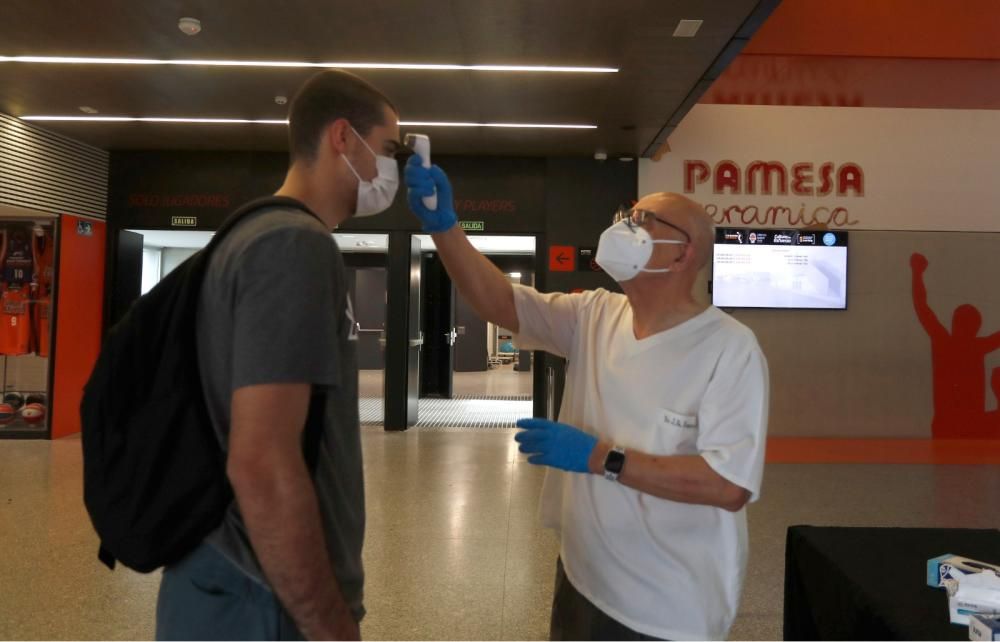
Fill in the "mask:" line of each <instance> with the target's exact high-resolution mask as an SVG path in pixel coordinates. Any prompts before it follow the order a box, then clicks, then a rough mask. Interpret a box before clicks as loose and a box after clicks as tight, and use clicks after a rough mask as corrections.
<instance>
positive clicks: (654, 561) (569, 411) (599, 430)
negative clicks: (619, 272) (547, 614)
mask: <svg viewBox="0 0 1000 642" xmlns="http://www.w3.org/2000/svg"><path fill="white" fill-rule="evenodd" d="M514 301H515V303H516V306H517V317H518V323H519V325H520V329H519V335H518V337H517V338H516V343H517V346H518V347H519V348H522V349H537V350H545V351H546V352H550V353H552V354H556V355H559V356H563V357H566V359H567V361H568V363H567V373H566V386H565V391H564V393H563V402H562V409H561V411H560V414H559V420H560V421H562V422H564V423H568V424H571V425H574V426H577V427H578V428H581V429H583V430H585V431H587V432H589V433H592V434H596V435H600V436H601V437H603V438H605V439H607V440H608V441H611V442H613V443H615V444H617V445H620V446H623V447H624V448H625V449H626V451H627V450H628V449H630V448H631V449H635V450H638V451H642V452H645V453H650V454H655V455H701V456H702V457H703V458H704V459H705V461H706V462H708V464H709V466H711V467H712V468H713V469H714V470H715V471H716V472H717V473H719V474H720V475H721V476H722V477H724V478H726V479H727V480H729V481H731V482H733V483H734V484H737V485H739V486H741V487H743V488H745V489H747V490H749V491H750V492H751V493H752V498H751V501H754V500H756V499H757V495H758V492H759V490H760V482H761V477H762V475H763V468H764V449H765V435H766V432H767V411H768V374H767V362H766V360H765V359H764V355H763V353H762V352H761V350H760V347H759V346H758V345H757V339H756V337H754V334H753V332H752V331H751V330H750V329H749V328H747V327H746V326H744V325H743V324H741V323H740V322H738V321H736V320H735V319H733V318H731V317H730V316H728V315H727V314H725V313H724V312H722V311H720V310H719V309H718V308H715V307H709V308H708V309H707V310H705V311H704V312H702V313H701V314H699V315H698V316H696V317H694V318H693V319H690V320H688V321H686V322H684V323H682V324H680V325H678V326H676V327H674V328H671V329H669V330H667V331H665V332H661V333H659V334H656V335H654V336H652V337H648V338H646V339H643V340H642V341H639V340H637V339H636V338H635V334H634V333H633V330H632V307H631V305H630V304H629V302H628V299H627V298H626V297H625V296H623V295H621V294H613V293H611V292H608V291H607V290H596V291H591V292H586V293H584V294H560V293H552V294H541V293H539V292H537V291H536V290H534V289H532V288H528V287H524V286H517V285H515V286H514ZM625 468H626V469H627V468H628V459H627V454H626V460H625ZM541 517H542V522H543V524H544V525H546V526H550V527H553V528H556V529H558V530H560V536H561V550H560V554H561V556H562V560H563V565H564V567H565V570H566V575H567V576H568V577H569V580H570V582H572V584H573V586H574V587H575V588H576V589H577V590H578V591H579V592H580V593H582V594H583V595H584V596H585V597H586V598H587V599H589V600H590V601H591V602H593V603H594V604H595V605H596V606H597V607H598V608H600V609H601V610H602V611H604V612H605V613H607V614H608V615H610V616H611V617H613V618H615V619H616V620H618V621H619V622H621V623H623V624H625V625H626V626H628V627H629V628H631V629H634V630H636V631H639V632H640V633H645V634H646V635H651V636H655V637H659V638H666V639H671V640H678V639H718V640H721V639H724V638H725V637H726V635H727V634H728V632H729V628H730V626H731V625H732V623H733V619H734V618H735V616H736V612H737V609H738V607H739V598H740V590H741V588H742V585H743V578H744V576H745V574H746V562H747V524H746V510H745V509H741V510H739V511H737V512H735V513H733V512H729V511H726V510H724V509H721V508H715V507H712V506H705V505H695V504H684V503H679V502H673V501H668V500H665V499H660V498H658V497H655V496H653V495H649V494H645V493H640V492H639V491H637V490H633V489H631V488H628V487H627V486H624V485H622V484H620V483H617V482H611V481H608V480H606V479H604V478H603V477H602V476H600V475H588V474H579V473H565V472H562V471H559V470H555V469H550V470H549V472H548V474H547V476H546V479H545V485H544V487H543V490H542V501H541Z"/></svg>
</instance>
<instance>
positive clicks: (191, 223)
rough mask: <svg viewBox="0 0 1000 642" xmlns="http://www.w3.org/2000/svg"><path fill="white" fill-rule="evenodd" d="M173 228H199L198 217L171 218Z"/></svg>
mask: <svg viewBox="0 0 1000 642" xmlns="http://www.w3.org/2000/svg"><path fill="white" fill-rule="evenodd" d="M170 226H171V227H198V217H197V216H171V217H170Z"/></svg>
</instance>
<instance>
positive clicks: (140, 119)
mask: <svg viewBox="0 0 1000 642" xmlns="http://www.w3.org/2000/svg"><path fill="white" fill-rule="evenodd" d="M20 118H21V120H27V121H35V122H84V123H86V122H93V123H189V124H206V125H287V124H288V121H287V120H269V119H247V118H168V117H153V116H149V117H144V116H134V117H133V116H21V117H20ZM399 125H400V127H498V128H508V129H597V125H565V124H557V123H551V124H550V123H463V122H441V121H405V120H404V121H400V122H399Z"/></svg>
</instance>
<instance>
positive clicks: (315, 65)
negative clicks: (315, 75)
mask: <svg viewBox="0 0 1000 642" xmlns="http://www.w3.org/2000/svg"><path fill="white" fill-rule="evenodd" d="M0 62H21V63H34V64H58V65H169V66H179V67H286V68H299V69H388V70H409V71H500V72H521V73H576V74H613V73H617V72H618V69H617V68H614V67H560V66H550V65H449V64H441V65H438V64H419V63H388V62H294V61H279V60H163V59H157V58H89V57H84V56H0Z"/></svg>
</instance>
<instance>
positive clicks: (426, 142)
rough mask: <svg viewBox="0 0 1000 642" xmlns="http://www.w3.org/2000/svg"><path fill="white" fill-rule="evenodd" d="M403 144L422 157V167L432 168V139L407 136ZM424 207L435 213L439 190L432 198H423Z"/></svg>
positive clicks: (419, 135)
mask: <svg viewBox="0 0 1000 642" xmlns="http://www.w3.org/2000/svg"><path fill="white" fill-rule="evenodd" d="M403 144H404V145H406V146H407V147H409V148H410V149H412V150H413V153H414V154H416V155H417V156H419V157H420V161H421V163H420V164H421V165H423V166H424V167H426V168H427V169H430V167H431V138H430V136H428V135H427V134H407V135H406V138H404V139H403ZM423 201H424V207H426V208H427V209H429V210H431V211H434V210H436V209H437V206H438V197H437V190H434V193H433V194H431V195H430V196H425V197H424V198H423Z"/></svg>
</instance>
